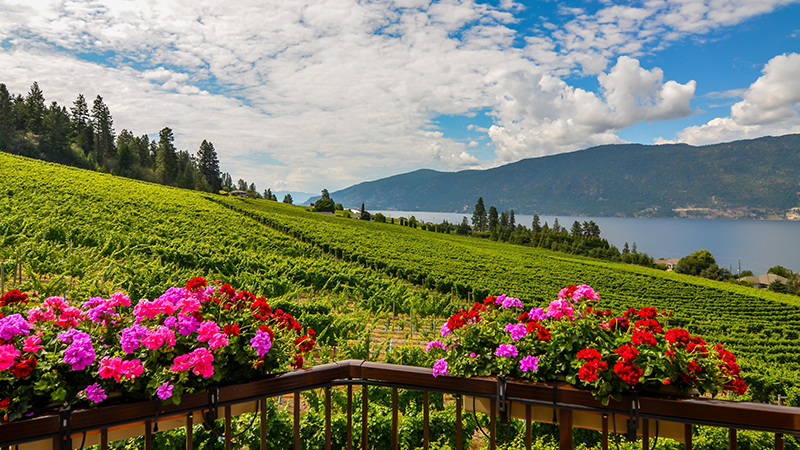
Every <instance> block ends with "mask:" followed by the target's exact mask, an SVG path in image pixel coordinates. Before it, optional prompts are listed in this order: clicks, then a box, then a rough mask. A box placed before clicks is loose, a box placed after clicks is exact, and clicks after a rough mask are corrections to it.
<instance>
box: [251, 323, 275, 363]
mask: <svg viewBox="0 0 800 450" xmlns="http://www.w3.org/2000/svg"><path fill="white" fill-rule="evenodd" d="M250 345H252V346H253V348H254V349H256V353H257V354H258V357H259V358H260V357H262V356H264V355H265V354H267V352H268V351H269V349H270V348H272V341H271V340H270V338H269V334H268V333H265V332H263V331H261V330H257V331H256V335H255V336H254V337H253V338H252V339H250Z"/></svg>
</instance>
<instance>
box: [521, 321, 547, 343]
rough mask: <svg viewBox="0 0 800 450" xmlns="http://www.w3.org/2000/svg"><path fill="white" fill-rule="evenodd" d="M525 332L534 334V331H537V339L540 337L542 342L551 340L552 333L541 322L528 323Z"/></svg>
mask: <svg viewBox="0 0 800 450" xmlns="http://www.w3.org/2000/svg"><path fill="white" fill-rule="evenodd" d="M525 330H526V331H527V332H528V333H533V331H534V330H536V337H538V338H539V340H540V341H549V340H550V338H551V335H550V331H549V330H548V329H547V328H545V327H544V325H542V324H540V323H539V322H528V325H527V326H526V327H525Z"/></svg>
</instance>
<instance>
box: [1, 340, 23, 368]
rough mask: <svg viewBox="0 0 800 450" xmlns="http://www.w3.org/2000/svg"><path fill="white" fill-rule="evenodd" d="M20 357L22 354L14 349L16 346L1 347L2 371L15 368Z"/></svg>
mask: <svg viewBox="0 0 800 450" xmlns="http://www.w3.org/2000/svg"><path fill="white" fill-rule="evenodd" d="M19 355H20V352H19V350H17V349H16V348H14V344H6V345H0V371H2V370H6V369H8V368H9V367H11V366H13V365H14V360H16V359H17V358H19Z"/></svg>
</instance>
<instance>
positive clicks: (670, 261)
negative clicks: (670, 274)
mask: <svg viewBox="0 0 800 450" xmlns="http://www.w3.org/2000/svg"><path fill="white" fill-rule="evenodd" d="M680 260H681V259H680V258H670V259H657V260H655V261H653V264H664V265H667V264H672V265H673V266H676V265H678V262H680Z"/></svg>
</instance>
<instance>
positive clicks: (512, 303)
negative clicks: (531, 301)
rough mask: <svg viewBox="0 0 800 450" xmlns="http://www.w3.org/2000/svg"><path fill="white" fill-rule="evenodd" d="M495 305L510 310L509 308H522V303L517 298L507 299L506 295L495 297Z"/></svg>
mask: <svg viewBox="0 0 800 450" xmlns="http://www.w3.org/2000/svg"><path fill="white" fill-rule="evenodd" d="M495 303H497V304H498V305H500V307H501V308H511V307H516V308H519V309H522V308H523V306H522V302H521V301H519V299H518V298H514V297H509V296H507V295H506V294H503V295H501V296H499V297H497V300H495Z"/></svg>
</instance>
